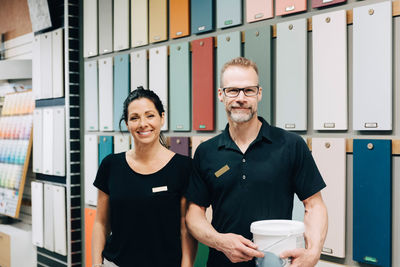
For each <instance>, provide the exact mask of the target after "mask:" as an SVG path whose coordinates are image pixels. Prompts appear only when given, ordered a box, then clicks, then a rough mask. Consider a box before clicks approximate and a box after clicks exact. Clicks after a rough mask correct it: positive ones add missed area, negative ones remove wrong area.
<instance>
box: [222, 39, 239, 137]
mask: <svg viewBox="0 0 400 267" xmlns="http://www.w3.org/2000/svg"><path fill="white" fill-rule="evenodd" d="M217 41H218V48H217V70H216V71H217V80H216V87H215V88H219V87H220V86H221V84H220V80H221V77H220V76H221V69H222V67H223V66H224V64H225V63H226V62H228V61H230V60H231V59H233V58H236V57H240V56H241V54H242V53H241V38H240V32H230V33H227V34H221V35H218V40H217ZM216 95H217V96H216V100H215V101H216V103H215V108H216V115H217V116H216V117H217V130H224V129H225V126H226V124H227V123H228V119H227V117H226V112H225V106H224V104H223V103H221V102H220V101H219V99H218V90H216Z"/></svg>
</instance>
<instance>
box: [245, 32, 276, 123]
mask: <svg viewBox="0 0 400 267" xmlns="http://www.w3.org/2000/svg"><path fill="white" fill-rule="evenodd" d="M245 40H246V41H245V45H244V56H245V57H246V58H248V59H251V60H253V61H254V62H255V63H256V64H257V67H258V76H259V84H260V86H261V87H262V100H261V102H260V103H258V115H259V116H262V117H263V118H264V119H265V120H266V121H268V122H269V123H271V119H272V113H271V112H272V107H271V104H272V102H271V27H270V26H269V25H268V26H265V27H259V28H254V29H250V30H247V31H245Z"/></svg>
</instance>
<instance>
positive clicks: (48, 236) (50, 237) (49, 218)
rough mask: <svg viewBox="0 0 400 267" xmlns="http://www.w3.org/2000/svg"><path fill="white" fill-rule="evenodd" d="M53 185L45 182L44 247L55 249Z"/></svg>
mask: <svg viewBox="0 0 400 267" xmlns="http://www.w3.org/2000/svg"><path fill="white" fill-rule="evenodd" d="M53 191H54V190H53V186H52V185H50V184H44V229H45V230H44V248H45V249H47V250H50V251H54V218H53V217H54V209H53V201H54V199H53Z"/></svg>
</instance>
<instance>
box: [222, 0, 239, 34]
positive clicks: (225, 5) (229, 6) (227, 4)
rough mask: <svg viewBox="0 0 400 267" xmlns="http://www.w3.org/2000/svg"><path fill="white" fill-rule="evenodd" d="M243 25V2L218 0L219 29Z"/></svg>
mask: <svg viewBox="0 0 400 267" xmlns="http://www.w3.org/2000/svg"><path fill="white" fill-rule="evenodd" d="M240 24H242V0H217V28H227V27H232V26H236V25H240Z"/></svg>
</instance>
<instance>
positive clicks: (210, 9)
mask: <svg viewBox="0 0 400 267" xmlns="http://www.w3.org/2000/svg"><path fill="white" fill-rule="evenodd" d="M190 6H191V15H192V16H191V19H192V20H191V23H192V33H193V34H198V33H204V32H209V31H212V30H214V0H203V1H198V0H191V2H190Z"/></svg>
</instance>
